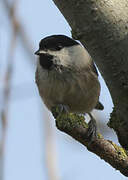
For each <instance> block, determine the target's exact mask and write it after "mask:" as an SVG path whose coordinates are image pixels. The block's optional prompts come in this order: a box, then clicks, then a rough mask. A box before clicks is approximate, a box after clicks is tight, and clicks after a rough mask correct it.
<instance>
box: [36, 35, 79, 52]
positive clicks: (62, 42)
mask: <svg viewBox="0 0 128 180" xmlns="http://www.w3.org/2000/svg"><path fill="white" fill-rule="evenodd" d="M74 45H79V43H78V42H77V41H75V40H73V39H72V38H70V37H67V36H65V35H52V36H48V37H46V38H44V39H42V40H41V41H40V43H39V49H40V50H47V49H49V50H53V51H58V50H61V49H62V48H64V47H70V46H74Z"/></svg>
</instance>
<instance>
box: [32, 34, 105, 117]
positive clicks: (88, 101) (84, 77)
mask: <svg viewBox="0 0 128 180" xmlns="http://www.w3.org/2000/svg"><path fill="white" fill-rule="evenodd" d="M35 54H36V55H38V56H39V59H38V62H37V70H36V83H37V86H38V89H39V93H40V96H41V98H42V99H43V102H44V104H45V105H46V106H47V108H48V109H49V110H50V111H51V110H52V108H53V107H54V106H56V105H59V106H60V107H61V108H62V109H63V110H65V111H68V112H72V113H88V114H90V112H91V111H92V110H93V109H100V110H102V109H103V105H102V104H101V103H100V102H99V95H100V83H99V81H98V72H97V70H96V67H95V65H94V63H93V61H92V59H91V57H90V55H89V54H88V52H87V50H86V49H85V48H84V47H83V46H81V45H80V44H79V43H78V42H77V41H75V40H73V39H72V38H69V37H67V36H65V35H52V36H48V37H46V38H44V39H42V40H41V41H40V43H39V50H37V51H36V52H35Z"/></svg>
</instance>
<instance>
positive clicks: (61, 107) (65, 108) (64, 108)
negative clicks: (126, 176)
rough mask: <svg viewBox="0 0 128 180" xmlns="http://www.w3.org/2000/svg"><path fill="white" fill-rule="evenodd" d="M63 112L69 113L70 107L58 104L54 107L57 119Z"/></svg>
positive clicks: (54, 114)
mask: <svg viewBox="0 0 128 180" xmlns="http://www.w3.org/2000/svg"><path fill="white" fill-rule="evenodd" d="M54 108H55V109H56V111H55V112H54ZM62 113H64V114H65V113H69V107H68V106H67V105H63V104H58V105H57V106H55V107H53V108H52V114H53V116H54V118H55V119H56V118H57V116H59V115H60V114H62Z"/></svg>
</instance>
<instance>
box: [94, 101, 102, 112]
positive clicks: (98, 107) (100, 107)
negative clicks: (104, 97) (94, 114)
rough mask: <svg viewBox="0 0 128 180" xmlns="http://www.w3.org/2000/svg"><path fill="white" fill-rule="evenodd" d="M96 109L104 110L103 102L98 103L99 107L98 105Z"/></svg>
mask: <svg viewBox="0 0 128 180" xmlns="http://www.w3.org/2000/svg"><path fill="white" fill-rule="evenodd" d="M95 109H97V110H103V109H104V106H103V104H102V103H101V102H98V103H97V105H96V107H95Z"/></svg>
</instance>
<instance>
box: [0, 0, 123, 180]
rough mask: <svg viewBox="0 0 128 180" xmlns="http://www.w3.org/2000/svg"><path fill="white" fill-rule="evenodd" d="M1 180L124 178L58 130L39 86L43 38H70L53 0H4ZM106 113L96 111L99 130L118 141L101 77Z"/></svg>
mask: <svg viewBox="0 0 128 180" xmlns="http://www.w3.org/2000/svg"><path fill="white" fill-rule="evenodd" d="M0 12H1V17H0V52H1V53H0V54H1V58H0V180H17V179H18V180H28V179H31V180H35V179H38V180H42V179H43V180H65V179H66V180H72V179H73V180H83V179H90V180H92V179H98V180H102V179H104V180H108V179H116V180H126V177H124V176H123V175H121V174H120V173H119V172H118V171H116V170H115V169H113V168H112V167H111V166H110V165H108V164H107V163H105V162H104V161H103V160H101V159H100V158H99V157H97V156H96V155H95V154H92V153H90V152H88V151H87V150H86V148H85V147H84V146H82V145H81V144H79V143H78V142H77V141H75V140H74V139H72V138H71V137H69V136H68V135H66V134H64V133H62V132H60V131H58V130H57V129H56V127H55V121H54V119H53V117H52V115H51V113H50V112H49V111H48V110H47V109H46V108H45V106H44V104H43V103H42V101H41V99H40V97H39V94H38V89H37V87H36V84H35V69H36V61H37V59H36V57H35V55H34V52H35V51H36V50H37V49H38V44H39V41H40V40H41V39H42V38H44V37H45V36H48V35H52V34H65V35H67V36H71V33H70V27H69V25H68V23H67V22H66V20H65V19H64V18H63V16H62V14H61V13H60V12H59V10H58V9H57V8H56V6H55V5H54V3H53V2H52V0H47V1H46V0H38V1H34V0H33V1H32V0H27V1H26V0H1V1H0ZM99 79H100V82H101V86H102V90H101V97H100V101H101V102H102V103H103V104H104V106H105V110H104V111H94V112H93V114H94V115H95V118H96V119H97V120H98V122H97V123H98V127H99V131H100V132H101V133H102V134H103V135H104V137H105V138H106V139H109V140H113V141H114V142H116V143H117V138H116V135H115V134H114V132H113V131H112V130H111V129H110V128H108V127H107V122H108V119H109V114H110V112H111V111H112V106H113V105H112V101H111V98H110V94H109V92H108V89H107V87H106V86H105V83H104V81H103V79H102V77H101V76H100V77H99Z"/></svg>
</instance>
